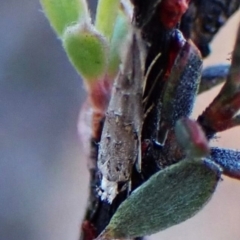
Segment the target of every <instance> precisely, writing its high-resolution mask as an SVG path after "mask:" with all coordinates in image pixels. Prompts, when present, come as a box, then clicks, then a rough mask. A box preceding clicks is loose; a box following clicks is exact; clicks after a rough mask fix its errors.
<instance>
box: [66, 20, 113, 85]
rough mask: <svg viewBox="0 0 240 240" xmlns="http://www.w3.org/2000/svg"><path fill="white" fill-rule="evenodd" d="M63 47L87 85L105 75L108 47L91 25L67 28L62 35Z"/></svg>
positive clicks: (85, 24)
mask: <svg viewBox="0 0 240 240" xmlns="http://www.w3.org/2000/svg"><path fill="white" fill-rule="evenodd" d="M63 46H64V48H65V50H66V52H67V55H68V57H69V59H70V61H71V62H72V64H73V66H74V67H75V68H76V69H77V71H78V72H79V74H80V75H81V76H82V77H83V78H84V80H85V81H86V83H87V84H90V83H91V82H95V81H96V80H97V79H99V78H100V77H102V76H103V75H104V74H105V71H106V67H107V61H108V59H107V57H108V48H109V47H108V45H107V41H106V39H105V38H104V37H103V36H102V35H101V34H99V33H98V32H97V31H96V30H95V29H94V27H93V26H92V25H90V24H87V23H84V24H77V25H74V26H71V27H68V28H67V29H66V31H65V33H64V35H63Z"/></svg>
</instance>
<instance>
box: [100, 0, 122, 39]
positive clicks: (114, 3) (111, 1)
mask: <svg viewBox="0 0 240 240" xmlns="http://www.w3.org/2000/svg"><path fill="white" fill-rule="evenodd" d="M119 6H120V0H98V6H97V15H96V22H95V26H96V29H97V30H99V31H100V32H101V33H102V34H103V35H104V36H105V37H106V38H107V39H108V40H111V37H112V34H113V29H114V25H115V21H116V18H117V13H118V9H119Z"/></svg>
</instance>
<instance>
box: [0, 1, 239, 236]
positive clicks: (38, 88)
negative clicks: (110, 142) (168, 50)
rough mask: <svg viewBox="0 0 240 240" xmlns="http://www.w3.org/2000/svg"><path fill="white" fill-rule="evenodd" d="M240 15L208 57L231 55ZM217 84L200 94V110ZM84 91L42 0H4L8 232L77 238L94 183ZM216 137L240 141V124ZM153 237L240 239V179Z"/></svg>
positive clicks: (1, 208) (0, 62)
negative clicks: (82, 116)
mask: <svg viewBox="0 0 240 240" xmlns="http://www.w3.org/2000/svg"><path fill="white" fill-rule="evenodd" d="M93 2H96V1H91V4H92V3H93ZM238 20H239V15H238V16H237V15H236V16H235V17H234V19H233V20H231V22H230V23H229V26H228V30H226V31H227V32H223V33H221V34H222V35H221V34H220V35H221V36H219V39H220V40H219V41H217V42H215V43H214V44H213V49H215V50H214V52H215V54H213V56H212V58H210V59H208V60H207V61H206V64H209V63H213V62H223V61H225V60H226V58H227V53H229V52H231V51H232V45H233V42H234V36H235V31H236V24H237V22H238ZM224 49H225V50H224ZM224 51H225V52H224ZM221 54H222V55H221ZM222 60H223V61H222ZM217 91H219V88H218V89H215V90H214V91H212V92H210V93H208V94H205V95H203V96H200V98H199V100H198V103H197V108H196V109H197V111H196V112H195V115H197V112H200V111H202V110H203V109H204V107H205V106H206V105H207V102H209V101H210V100H209V99H211V98H213V96H214V95H215V94H216V93H217ZM84 97H85V93H84V90H83V87H82V83H81V80H80V77H79V76H78V75H77V74H76V72H75V71H74V69H73V67H72V66H71V65H70V63H69V62H68V60H67V57H66V55H65V53H64V51H63V49H62V47H61V42H60V41H59V40H58V39H57V38H56V36H55V34H54V33H53V31H52V30H51V29H50V27H49V24H48V22H47V20H46V18H45V17H44V14H43V13H42V11H41V7H40V4H39V3H38V1H37V0H22V1H16V0H15V1H14V0H0V240H76V239H77V236H78V233H79V223H80V220H81V218H82V216H83V213H84V207H85V203H86V198H87V185H88V172H87V168H86V164H85V161H84V159H83V156H82V151H81V144H80V142H79V139H78V135H77V128H76V126H77V118H78V112H79V109H80V105H81V102H82V101H83V99H84ZM214 144H221V145H225V146H226V145H227V146H229V147H236V148H237V147H238V148H240V141H239V131H238V132H237V130H236V129H234V130H233V131H232V132H230V133H229V134H228V135H224V134H223V135H222V136H221V139H220V140H218V141H217V142H215V143H214ZM151 239H163V240H173V239H174V240H183V239H184V240H202V239H210V240H225V239H228V240H238V239H240V183H238V182H237V181H233V180H229V179H227V178H226V179H225V180H224V181H223V182H222V183H220V186H219V188H218V190H217V193H216V194H215V195H214V197H213V200H212V201H211V202H210V204H209V205H207V207H206V208H205V209H204V210H203V211H202V212H201V213H199V214H198V215H197V216H196V217H194V218H192V219H190V220H188V221H187V222H185V223H183V224H180V225H178V226H176V227H173V228H170V229H169V230H167V231H164V232H162V233H159V234H157V235H153V236H151Z"/></svg>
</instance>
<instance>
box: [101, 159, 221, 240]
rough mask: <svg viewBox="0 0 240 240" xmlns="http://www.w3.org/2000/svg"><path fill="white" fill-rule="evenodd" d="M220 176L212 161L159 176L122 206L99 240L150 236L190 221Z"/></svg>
mask: <svg viewBox="0 0 240 240" xmlns="http://www.w3.org/2000/svg"><path fill="white" fill-rule="evenodd" d="M220 174H221V168H220V167H219V166H218V165H217V164H215V163H214V162H212V161H203V160H188V159H187V160H183V161H181V162H179V163H177V164H174V165H171V166H170V167H168V168H166V169H164V170H162V171H160V172H157V173H156V174H154V175H153V176H152V177H151V178H150V179H149V180H148V181H147V182H145V183H144V184H143V185H141V186H140V187H139V188H137V189H136V190H135V191H133V192H132V194H131V195H130V197H129V198H127V199H126V200H125V201H124V202H123V203H122V204H121V205H120V206H119V208H118V210H117V211H116V213H115V214H114V215H113V217H112V219H111V220H110V223H109V225H108V226H107V227H106V229H105V230H104V231H103V233H102V234H100V236H99V237H98V238H97V239H98V240H101V239H105V240H106V239H119V238H120V239H121V238H133V237H140V236H145V235H150V234H153V233H156V232H158V231H160V230H163V229H166V228H168V227H171V226H173V225H175V224H178V223H181V222H183V221H185V220H187V219H188V218H190V217H192V216H193V215H194V214H196V213H197V212H198V211H199V210H200V209H202V208H203V206H204V205H205V204H206V203H207V202H208V201H209V199H210V198H211V196H212V194H213V192H214V190H215V188H216V186H217V183H218V180H219V178H220Z"/></svg>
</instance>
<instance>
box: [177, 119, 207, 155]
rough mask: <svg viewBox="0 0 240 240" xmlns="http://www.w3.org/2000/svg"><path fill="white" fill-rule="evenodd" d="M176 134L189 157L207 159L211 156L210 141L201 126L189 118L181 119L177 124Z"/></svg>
mask: <svg viewBox="0 0 240 240" xmlns="http://www.w3.org/2000/svg"><path fill="white" fill-rule="evenodd" d="M175 134H176V138H177V140H178V143H179V144H180V145H181V146H182V148H184V150H185V151H186V153H187V155H188V156H189V157H198V158H201V157H205V156H207V155H209V154H210V147H209V144H208V140H207V138H206V136H205V134H204V132H203V130H202V128H201V126H200V125H199V124H198V123H197V122H196V121H194V120H191V119H189V118H181V119H179V120H178V121H177V122H176V125H175Z"/></svg>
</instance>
